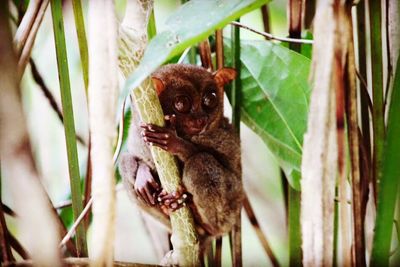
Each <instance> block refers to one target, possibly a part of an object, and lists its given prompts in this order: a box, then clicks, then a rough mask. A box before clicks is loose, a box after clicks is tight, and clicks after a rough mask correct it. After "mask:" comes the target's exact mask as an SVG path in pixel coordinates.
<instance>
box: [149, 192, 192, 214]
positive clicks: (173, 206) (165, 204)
mask: <svg viewBox="0 0 400 267" xmlns="http://www.w3.org/2000/svg"><path fill="white" fill-rule="evenodd" d="M190 196H191V195H190V194H189V193H188V192H185V190H183V189H179V190H177V191H174V192H171V193H167V191H165V190H162V191H161V192H160V194H159V195H158V197H157V202H158V204H159V205H160V208H161V210H162V212H163V213H165V214H166V215H169V214H171V212H174V211H176V210H177V209H179V208H181V207H184V206H186V203H187V202H188V200H189V199H190Z"/></svg>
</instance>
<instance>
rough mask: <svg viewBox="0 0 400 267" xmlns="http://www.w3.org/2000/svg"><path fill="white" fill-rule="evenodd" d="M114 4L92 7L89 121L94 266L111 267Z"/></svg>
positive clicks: (102, 0)
mask: <svg viewBox="0 0 400 267" xmlns="http://www.w3.org/2000/svg"><path fill="white" fill-rule="evenodd" d="M117 32H118V31H117V24H116V17H115V10H114V2H113V1H108V0H98V1H90V3H89V51H90V52H89V53H90V56H89V77H90V78H89V81H90V82H89V121H90V133H91V156H92V196H93V207H92V211H93V227H92V239H91V246H92V247H91V253H90V257H91V259H92V262H91V265H92V266H112V262H113V252H114V231H115V190H114V188H115V179H114V164H113V152H114V151H113V150H114V149H113V145H114V141H115V138H116V130H115V128H116V125H115V117H116V110H117V99H118V62H117V58H118V55H117V51H118V46H117Z"/></svg>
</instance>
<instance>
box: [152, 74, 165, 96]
mask: <svg viewBox="0 0 400 267" xmlns="http://www.w3.org/2000/svg"><path fill="white" fill-rule="evenodd" d="M151 81H152V82H153V86H154V89H156V91H157V95H160V94H161V92H162V91H164V89H165V85H164V83H163V82H162V81H161V79H159V78H157V77H153V76H152V77H151Z"/></svg>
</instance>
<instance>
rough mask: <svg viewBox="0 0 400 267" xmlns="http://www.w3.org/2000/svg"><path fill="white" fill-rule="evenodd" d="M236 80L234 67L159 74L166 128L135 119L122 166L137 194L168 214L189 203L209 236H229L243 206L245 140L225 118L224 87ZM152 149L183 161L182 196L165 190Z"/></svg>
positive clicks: (169, 69) (175, 68)
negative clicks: (160, 150)
mask: <svg viewBox="0 0 400 267" xmlns="http://www.w3.org/2000/svg"><path fill="white" fill-rule="evenodd" d="M235 76H236V72H235V70H233V69H230V68H222V69H220V70H218V71H216V72H215V73H210V72H208V71H207V70H206V69H204V68H202V67H197V66H193V65H185V64H171V65H166V66H164V67H161V68H160V69H158V70H157V71H156V72H154V73H153V75H152V77H151V78H152V81H153V85H154V87H155V89H156V91H157V93H158V96H159V99H160V103H161V106H162V110H163V112H164V114H165V115H166V116H165V119H166V126H165V127H159V126H156V125H152V124H143V123H142V124H140V125H137V124H138V123H137V122H135V121H133V122H132V123H131V129H130V133H129V137H128V152H127V153H125V154H123V155H122V158H121V161H120V165H119V170H120V173H121V176H122V178H123V180H124V182H125V186H126V187H128V188H127V189H128V192H129V193H130V194H131V195H133V196H134V197H136V198H138V199H139V201H140V202H141V203H142V204H146V205H149V206H152V207H156V208H158V209H159V210H160V211H162V212H163V213H166V214H169V213H170V212H173V211H174V210H176V209H178V208H180V207H181V206H182V205H188V206H189V207H190V208H191V210H192V212H193V215H194V219H195V223H196V226H197V227H198V230H199V233H200V235H202V236H203V237H204V236H205V237H210V236H212V237H215V236H221V235H223V234H225V233H227V232H229V231H230V230H231V229H232V226H233V225H234V224H235V223H236V219H237V217H238V214H239V213H240V210H241V207H242V200H243V196H244V193H243V186H242V179H241V156H240V155H241V154H240V141H239V138H238V136H237V135H236V134H235V132H234V130H233V128H232V126H231V125H230V124H229V122H228V120H227V119H226V118H224V116H223V96H224V85H225V84H227V83H229V82H230V81H232V80H233V79H234V78H235ZM149 145H153V146H157V147H160V148H161V149H164V150H166V151H168V152H170V153H171V154H173V155H175V156H176V157H177V158H178V161H179V167H180V170H181V175H182V188H181V189H180V190H178V191H177V192H170V193H169V194H168V193H166V192H165V191H164V190H163V189H162V188H161V185H160V181H159V179H158V175H157V172H156V169H155V166H154V162H153V160H152V158H151V154H150V151H149V148H148V146H149Z"/></svg>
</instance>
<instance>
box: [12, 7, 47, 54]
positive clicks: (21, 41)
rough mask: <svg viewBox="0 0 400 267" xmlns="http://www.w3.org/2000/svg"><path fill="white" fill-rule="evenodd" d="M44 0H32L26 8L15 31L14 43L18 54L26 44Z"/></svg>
mask: <svg viewBox="0 0 400 267" xmlns="http://www.w3.org/2000/svg"><path fill="white" fill-rule="evenodd" d="M41 4H42V0H32V1H30V2H29V6H28V9H27V10H26V12H25V14H24V17H23V18H22V20H21V23H20V24H19V25H18V29H17V31H16V32H15V36H14V43H15V50H16V53H17V55H19V54H20V53H21V50H22V48H23V47H24V45H25V42H26V39H28V35H29V33H30V31H31V29H32V25H33V22H34V21H35V19H36V15H37V13H38V11H39V8H40V5H41Z"/></svg>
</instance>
